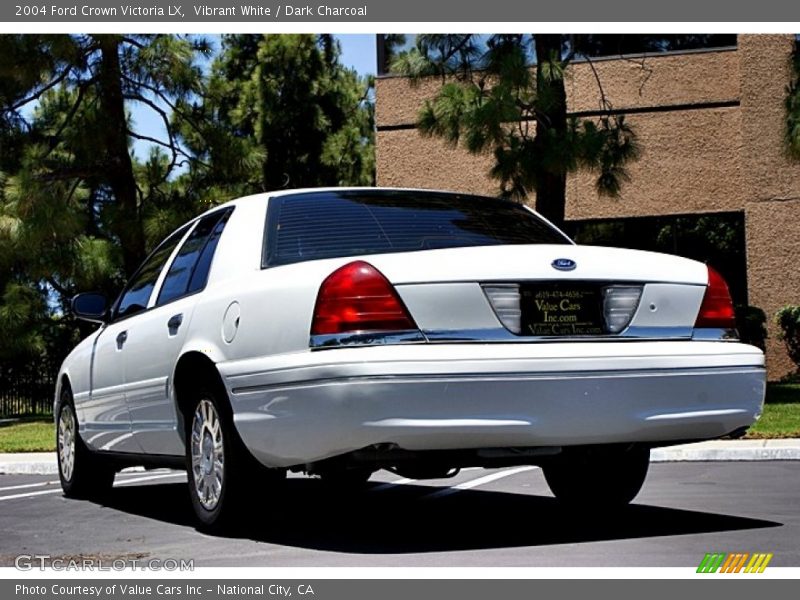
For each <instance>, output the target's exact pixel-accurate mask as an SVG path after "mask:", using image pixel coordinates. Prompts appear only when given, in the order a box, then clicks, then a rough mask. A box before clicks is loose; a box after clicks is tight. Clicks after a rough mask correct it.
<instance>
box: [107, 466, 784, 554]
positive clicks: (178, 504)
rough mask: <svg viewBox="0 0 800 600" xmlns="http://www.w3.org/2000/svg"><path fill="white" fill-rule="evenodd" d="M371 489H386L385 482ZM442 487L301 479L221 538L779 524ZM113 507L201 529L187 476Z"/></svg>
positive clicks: (440, 543) (316, 544) (532, 535)
mask: <svg viewBox="0 0 800 600" xmlns="http://www.w3.org/2000/svg"><path fill="white" fill-rule="evenodd" d="M372 487H375V488H377V487H378V484H375V485H373V486H372ZM437 489H441V488H436V487H431V486H423V485H413V484H408V485H403V486H397V487H394V488H391V489H388V490H387V489H385V486H384V489H382V490H380V491H370V488H369V487H367V488H366V489H365V490H364V491H362V492H343V491H336V490H332V489H330V488H328V487H326V486H325V485H324V484H323V483H322V482H320V481H319V480H315V479H305V478H293V479H290V480H288V481H287V482H286V484H285V487H284V489H283V490H282V491H281V492H280V493H278V492H277V491H275V490H274V491H273V493H272V494H270V493H269V492H268V491H265V492H264V493H259V494H258V495H257V497H254V502H253V507H252V508H251V509H250V510H249V511H247V512H244V513H243V514H242V517H241V519H239V520H238V521H237V522H234V523H233V524H231V526H229V527H228V528H227V529H226V530H225V531H224V532H222V533H221V534H217V535H220V536H221V537H229V538H236V539H249V540H253V541H259V542H266V543H271V544H279V545H284V546H292V547H298V548H306V549H313V550H324V551H331V552H348V553H359V554H398V553H421V552H443V551H457V550H482V549H491V548H508V547H518V546H546V545H552V544H570V543H581V542H595V541H611V540H621V539H634V538H648V537H660V536H675V535H687V534H698V533H712V532H724V531H740V530H747V529H761V528H767V527H779V526H781V525H782V524H781V523H778V522H774V521H767V520H763V519H754V518H749V517H741V516H732V515H725V514H718V513H714V512H702V511H692V510H681V509H674V508H664V507H658V506H651V505H644V504H633V505H631V506H629V507H627V508H625V509H623V510H620V511H617V512H613V513H601V514H594V515H593V514H589V513H587V512H582V511H579V510H567V509H565V508H562V507H561V506H559V504H558V503H557V502H556V501H555V499H553V498H551V497H546V496H536V495H527V494H517V493H508V492H497V491H484V490H480V491H478V490H465V491H460V492H459V493H457V494H452V495H448V496H445V497H440V498H436V499H430V498H425V496H428V495H430V493H431V492H434V491H436V490H437ZM103 504H104V505H106V506H108V507H109V508H113V509H116V510H120V511H123V512H126V513H129V514H134V515H139V516H142V517H146V518H150V519H156V520H159V521H162V522H167V523H172V524H175V525H180V526H186V527H194V520H193V515H192V509H191V507H190V506H189V500H188V491H187V486H186V484H185V483H170V484H151V485H147V486H138V487H132V486H126V487H121V488H115V489H114V490H113V491H112V493H111V495H110V496H109V497H108V498H106V499H105V500H104V501H103Z"/></svg>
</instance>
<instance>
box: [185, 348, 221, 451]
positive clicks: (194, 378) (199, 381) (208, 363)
mask: <svg viewBox="0 0 800 600" xmlns="http://www.w3.org/2000/svg"><path fill="white" fill-rule="evenodd" d="M172 381H173V388H174V401H175V413H176V416H177V419H178V423H177V426H178V432H179V433H180V435H181V439H183V440H184V443H185V441H186V427H187V419H189V418H190V415H189V414H188V413H189V411H190V410H191V407H190V406H189V404H190V402H191V398H192V391H193V390H197V389H198V388H199V387H200V386H208V385H211V386H213V388H214V390H215V391H216V392H218V393H219V397H220V398H221V399H223V401H224V402H225V404H226V406H227V408H228V409H229V410H230V400H229V399H228V393H227V390H226V389H225V384H224V383H223V381H222V376H221V375H220V373H219V370H218V369H217V365H216V363H215V362H214V361H213V360H212V359H211V358H210V357H209V356H208V354H207V353H204V352H200V351H197V350H189V351H187V352H185V353H184V354H182V355H181V357H180V358H179V359H178V362H177V363H176V364H175V372H174V374H173V379H172Z"/></svg>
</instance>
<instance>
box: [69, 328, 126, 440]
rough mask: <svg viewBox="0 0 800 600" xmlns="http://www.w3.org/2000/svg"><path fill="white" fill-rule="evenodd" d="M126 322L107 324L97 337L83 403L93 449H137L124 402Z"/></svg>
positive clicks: (86, 433) (84, 425)
mask: <svg viewBox="0 0 800 600" xmlns="http://www.w3.org/2000/svg"><path fill="white" fill-rule="evenodd" d="M125 327H126V325H124V324H122V323H110V324H108V325H105V326H104V327H103V329H102V330H101V331H100V333H99V334H98V335H97V337H96V338H95V340H94V344H93V347H92V354H91V356H92V359H91V366H90V373H89V382H90V390H89V395H88V399H87V400H85V401H84V402H82V403H81V405H80V411H81V419H82V421H83V423H82V424H81V428H82V429H83V432H82V437H83V439H84V442H85V443H86V445H87V446H89V447H90V448H91V449H93V450H116V451H120V452H137V451H139V447H138V445H137V444H136V441H135V440H134V439H133V434H132V431H131V420H130V414H129V413H128V407H127V405H126V403H125V389H124V384H125V363H124V361H123V358H122V348H123V346H124V336H123V335H122V332H123V331H124V330H125Z"/></svg>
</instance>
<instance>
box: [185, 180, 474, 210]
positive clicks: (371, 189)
mask: <svg viewBox="0 0 800 600" xmlns="http://www.w3.org/2000/svg"><path fill="white" fill-rule="evenodd" d="M315 192H424V193H432V194H466V195H480V194H472V193H470V192H458V191H454V190H434V189H424V188H406V187H369V186H346V187H345V186H339V187H333V186H331V187H311V188H297V189H287V190H276V191H273V192H262V193H260V194H251V195H249V196H242V197H241V198H235V199H233V200H229V201H228V202H225V203H224V204H220V205H217V206H215V207H213V208H210V209H209V210H207V211H206V212H204V213H203V214H201V215H199V216H200V217H202V216H203V215H206V214H208V213H212V212H214V211H216V210H220V209H222V208H227V207H231V206H239V205H241V204H245V203H250V202H253V201H256V200H266V199H267V198H278V197H280V196H294V195H297V194H312V193H315Z"/></svg>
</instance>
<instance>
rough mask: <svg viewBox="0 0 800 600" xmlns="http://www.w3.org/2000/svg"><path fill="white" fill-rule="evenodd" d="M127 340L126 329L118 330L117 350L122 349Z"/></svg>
mask: <svg viewBox="0 0 800 600" xmlns="http://www.w3.org/2000/svg"><path fill="white" fill-rule="evenodd" d="M127 340H128V332H127V331H120V332H119V334H118V335H117V350H122V347H123V346H124V345H125V342H126V341H127Z"/></svg>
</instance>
